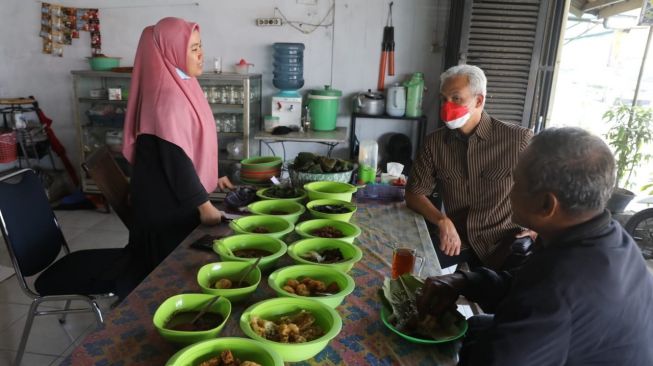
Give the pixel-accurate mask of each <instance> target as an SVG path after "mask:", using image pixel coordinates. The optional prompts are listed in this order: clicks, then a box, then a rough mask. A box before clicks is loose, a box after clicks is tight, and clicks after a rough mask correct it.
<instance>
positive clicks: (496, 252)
mask: <svg viewBox="0 0 653 366" xmlns="http://www.w3.org/2000/svg"><path fill="white" fill-rule="evenodd" d="M486 85H487V79H486V77H485V74H484V73H483V70H481V69H480V68H478V67H476V66H472V65H458V66H453V67H451V68H449V69H448V70H446V71H445V72H444V73H442V75H441V76H440V96H441V111H440V117H441V119H442V121H443V122H444V125H445V126H446V127H443V128H440V129H438V130H436V131H435V132H433V133H432V134H430V135H429V136H428V137H427V138H426V139H425V141H424V145H423V147H422V150H421V151H420V153H419V154H418V156H417V159H416V161H415V163H414V165H413V168H412V170H411V174H410V177H409V179H408V185H407V187H406V203H407V205H408V207H410V208H411V209H413V210H414V211H416V212H418V213H420V214H421V215H423V216H424V218H425V219H426V220H428V221H429V222H431V223H432V224H434V225H435V226H436V227H437V229H438V239H439V240H438V241H439V243H436V244H435V247H436V251H437V252H438V257H439V259H440V264H441V266H442V267H443V268H445V267H448V266H451V265H454V264H457V263H461V262H468V263H469V264H470V266H472V267H476V266H479V265H484V266H487V267H490V268H501V267H502V266H504V264H505V263H504V262H505V261H506V258H507V257H508V256H509V255H510V253H511V250H512V249H511V247H512V246H513V243H514V242H515V239H516V237H525V236H527V235H529V234H531V233H530V232H529V231H527V230H524V229H522V228H520V227H519V226H517V225H515V224H513V223H512V222H511V219H510V217H511V214H512V210H511V208H510V202H509V199H508V197H509V193H510V188H511V186H512V183H513V181H512V175H511V174H512V170H513V168H514V167H515V166H516V164H517V158H518V155H519V153H520V152H521V151H522V150H523V149H524V148H526V146H527V145H528V142H529V141H530V139H531V137H532V132H531V131H530V130H528V129H526V128H523V127H520V126H518V125H514V124H508V123H504V122H501V121H499V120H496V119H494V118H492V117H491V116H490V115H488V114H487V113H486V112H485V111H483V107H484V105H485V95H486ZM434 189H435V190H437V192H438V194H439V195H440V197H442V202H443V205H444V211H440V210H438V209H437V208H436V207H435V206H434V205H433V203H432V202H431V201H430V200H429V199H428V196H429V195H430V194H431V193H432V192H433V190H434Z"/></svg>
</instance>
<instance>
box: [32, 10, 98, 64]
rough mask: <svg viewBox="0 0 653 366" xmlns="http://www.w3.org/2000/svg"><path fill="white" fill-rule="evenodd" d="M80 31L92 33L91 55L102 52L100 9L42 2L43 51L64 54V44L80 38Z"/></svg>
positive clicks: (60, 55) (40, 33) (57, 54)
mask: <svg viewBox="0 0 653 366" xmlns="http://www.w3.org/2000/svg"><path fill="white" fill-rule="evenodd" d="M80 31H87V32H90V34H91V44H90V46H91V55H93V56H95V55H98V54H101V53H102V36H101V34H100V16H99V10H98V9H82V8H72V7H64V6H61V5H55V4H50V3H41V31H40V32H39V36H40V37H41V38H42V39H43V50H42V51H43V53H45V54H51V55H53V56H59V57H62V56H63V46H64V45H70V44H72V43H73V39H74V38H79V32H80Z"/></svg>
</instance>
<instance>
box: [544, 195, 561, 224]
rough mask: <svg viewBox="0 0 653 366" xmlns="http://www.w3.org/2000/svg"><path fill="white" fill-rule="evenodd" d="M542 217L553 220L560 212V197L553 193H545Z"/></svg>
mask: <svg viewBox="0 0 653 366" xmlns="http://www.w3.org/2000/svg"><path fill="white" fill-rule="evenodd" d="M539 211H540V215H541V216H542V218H547V219H548V218H551V217H553V216H554V215H555V214H557V213H558V211H560V200H558V197H557V196H556V195H555V194H553V193H551V192H545V193H544V194H543V195H542V197H541V201H540V210H539Z"/></svg>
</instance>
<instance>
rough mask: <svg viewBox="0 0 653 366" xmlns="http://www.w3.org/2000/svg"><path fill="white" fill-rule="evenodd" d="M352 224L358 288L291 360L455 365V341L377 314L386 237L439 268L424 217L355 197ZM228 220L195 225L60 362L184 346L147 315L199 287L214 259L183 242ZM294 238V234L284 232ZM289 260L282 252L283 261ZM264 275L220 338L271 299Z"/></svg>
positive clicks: (159, 358)
mask: <svg viewBox="0 0 653 366" xmlns="http://www.w3.org/2000/svg"><path fill="white" fill-rule="evenodd" d="M353 222H355V223H356V224H358V225H359V226H360V228H361V229H362V232H363V233H362V235H361V236H360V237H359V238H358V243H359V245H360V247H361V248H362V249H363V253H364V256H363V260H362V261H360V262H359V263H357V264H356V265H355V266H354V268H353V269H352V271H351V272H350V274H351V275H352V276H353V278H354V279H355V281H356V289H355V290H354V292H353V293H352V294H351V295H349V296H348V297H347V298H346V299H345V301H344V302H343V304H341V305H340V306H338V308H337V309H336V310H337V311H338V312H339V313H340V315H341V316H342V319H343V328H342V331H341V332H340V334H339V335H338V336H337V337H336V338H335V339H333V340H332V341H331V342H330V343H329V346H328V347H327V348H326V349H324V350H323V351H322V352H320V353H319V354H318V355H317V356H315V357H314V358H313V359H310V360H307V361H304V362H298V363H294V364H293V365H411V366H416V365H452V364H455V360H456V357H457V356H456V353H457V352H456V350H457V349H458V344H457V343H455V342H454V343H449V344H444V345H436V346H433V345H418V344H413V343H409V342H407V341H405V340H404V339H402V338H400V337H398V336H397V335H395V334H394V333H392V332H391V331H390V330H388V329H387V328H386V327H385V326H384V325H383V323H382V322H381V319H380V314H379V311H380V303H379V301H378V299H377V295H376V291H377V289H378V288H379V287H380V286H381V285H382V283H383V278H384V277H385V276H389V275H390V263H389V262H390V259H391V257H392V249H391V247H390V245H391V243H399V245H401V246H405V247H414V248H416V249H417V250H418V252H419V253H420V254H421V255H423V256H424V257H425V258H426V266H425V268H424V270H423V271H422V275H423V276H424V275H436V274H439V273H440V265H439V263H438V260H437V256H436V254H435V251H434V250H433V245H432V243H431V239H430V237H429V235H428V231H427V228H426V224H425V222H424V220H423V218H422V217H421V216H419V215H416V214H415V213H413V212H412V211H410V210H409V209H408V208H406V206H405V204H404V203H376V202H373V203H366V202H358V212H357V213H356V215H355V217H354V219H353ZM226 230H228V229H227V228H226V227H225V226H220V227H214V228H208V227H199V228H198V229H197V230H195V231H194V232H193V233H192V234H191V235H190V236H189V237H188V238H187V239H186V240H185V241H184V242H183V243H182V244H180V246H179V247H178V248H177V249H176V250H175V251H174V252H173V253H172V254H171V255H170V256H169V257H168V258H166V260H165V261H164V262H162V263H161V265H159V266H158V267H157V268H156V269H155V270H154V271H153V272H152V273H151V274H150V275H149V276H148V277H147V278H146V279H145V280H144V281H143V282H142V283H141V284H140V285H139V286H138V287H137V288H136V289H135V290H134V291H133V292H132V293H131V294H130V295H129V296H128V297H127V298H126V299H125V301H123V302H122V303H121V304H120V305H119V306H118V307H117V308H116V309H114V310H113V311H112V312H111V313H109V314H108V315H107V317H106V322H105V326H104V328H103V329H99V330H97V331H95V332H93V333H91V334H90V335H88V336H87V337H86V338H85V339H84V340H83V342H82V344H81V345H79V346H78V347H77V348H76V349H75V350H74V351H73V352H72V354H71V355H70V356H69V357H68V358H67V359H66V360H64V362H63V363H62V365H76V366H77V365H125V366H127V365H129V366H136V365H163V364H165V362H166V361H167V360H168V359H169V358H170V357H171V356H172V355H173V354H174V353H175V352H176V351H178V350H179V349H180V348H181V347H179V346H178V345H175V344H172V343H169V342H167V341H165V340H164V339H163V338H161V337H160V336H159V334H158V333H157V331H156V329H154V326H153V325H152V315H153V314H154V312H155V311H156V309H157V307H158V306H159V304H160V303H161V302H163V300H165V299H166V298H168V297H170V296H173V295H176V294H179V293H192V292H201V290H200V287H199V285H198V284H197V282H196V275H197V270H198V269H199V267H201V266H202V265H204V264H206V263H210V262H215V261H219V258H218V256H217V255H216V254H214V253H210V252H204V251H198V250H195V249H190V248H189V247H188V246H189V244H190V243H192V242H193V240H195V239H196V238H198V237H200V236H201V235H203V234H204V233H211V234H219V233H224V232H225V231H226ZM290 240H294V239H293V238H289V241H290ZM286 264H290V260H289V259H288V258H287V257H286V258H285V259H284V260H283V261H281V265H286ZM274 296H275V295H274V293H273V291H272V290H271V289H270V288H269V287H268V286H267V282H266V281H265V280H262V281H261V285H260V286H259V288H258V289H257V291H256V293H255V294H254V296H252V298H250V299H249V300H248V301H246V302H245V303H239V304H235V305H234V308H233V311H232V315H231V317H230V319H229V320H228V321H227V325H226V326H225V328H224V330H223V331H222V333H221V336H238V337H245V335H244V333H243V332H242V331H241V330H240V328H239V326H238V319H239V318H240V315H241V313H242V311H243V310H244V309H245V308H246V307H248V306H249V305H251V304H253V303H255V302H258V301H261V300H263V299H266V298H271V297H274Z"/></svg>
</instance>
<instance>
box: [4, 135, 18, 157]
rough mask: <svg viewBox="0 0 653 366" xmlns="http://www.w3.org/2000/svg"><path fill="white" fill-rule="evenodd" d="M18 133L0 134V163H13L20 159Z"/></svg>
mask: <svg viewBox="0 0 653 366" xmlns="http://www.w3.org/2000/svg"><path fill="white" fill-rule="evenodd" d="M16 146H17V144H16V132H14V131H9V132H2V133H0V163H3V164H4V163H11V162H14V161H16V160H17V159H18V149H17V148H16Z"/></svg>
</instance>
